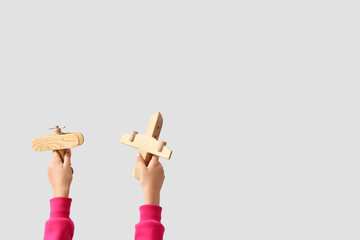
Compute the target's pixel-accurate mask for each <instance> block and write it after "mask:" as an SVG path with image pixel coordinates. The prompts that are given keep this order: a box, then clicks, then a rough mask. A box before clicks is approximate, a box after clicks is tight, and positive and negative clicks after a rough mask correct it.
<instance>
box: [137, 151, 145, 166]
mask: <svg viewBox="0 0 360 240" xmlns="http://www.w3.org/2000/svg"><path fill="white" fill-rule="evenodd" d="M136 160H137V164H138V166H139V168H140V170H142V169H144V168H146V165H145V161H144V158H143V157H142V156H141V154H140V153H137V154H136Z"/></svg>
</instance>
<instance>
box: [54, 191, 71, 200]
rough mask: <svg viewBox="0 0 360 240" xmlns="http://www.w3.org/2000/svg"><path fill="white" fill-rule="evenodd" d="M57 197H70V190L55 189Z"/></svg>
mask: <svg viewBox="0 0 360 240" xmlns="http://www.w3.org/2000/svg"><path fill="white" fill-rule="evenodd" d="M55 197H69V189H54V198H55Z"/></svg>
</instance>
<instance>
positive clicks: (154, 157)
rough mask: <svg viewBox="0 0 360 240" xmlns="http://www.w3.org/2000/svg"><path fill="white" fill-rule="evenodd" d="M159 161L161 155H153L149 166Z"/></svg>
mask: <svg viewBox="0 0 360 240" xmlns="http://www.w3.org/2000/svg"><path fill="white" fill-rule="evenodd" d="M158 163H159V156H156V155H153V156H152V157H151V160H150V163H149V166H152V165H157V164H158Z"/></svg>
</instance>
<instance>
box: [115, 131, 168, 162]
mask: <svg viewBox="0 0 360 240" xmlns="http://www.w3.org/2000/svg"><path fill="white" fill-rule="evenodd" d="M129 136H130V134H123V135H122V136H121V140H120V142H121V143H123V144H126V145H129V146H131V147H134V148H137V149H141V151H143V152H146V153H150V154H154V155H157V156H159V157H162V158H166V159H170V157H171V152H172V151H171V150H170V149H169V148H168V147H166V146H163V148H162V151H158V145H159V141H157V140H156V139H155V138H153V137H150V136H148V135H145V134H137V135H136V136H135V138H134V141H132V142H130V141H129Z"/></svg>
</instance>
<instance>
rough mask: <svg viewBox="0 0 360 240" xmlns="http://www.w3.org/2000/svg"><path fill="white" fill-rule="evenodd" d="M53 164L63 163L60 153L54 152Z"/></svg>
mask: <svg viewBox="0 0 360 240" xmlns="http://www.w3.org/2000/svg"><path fill="white" fill-rule="evenodd" d="M51 162H52V163H62V161H61V157H60V154H59V152H58V151H56V150H53V159H52V161H51Z"/></svg>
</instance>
